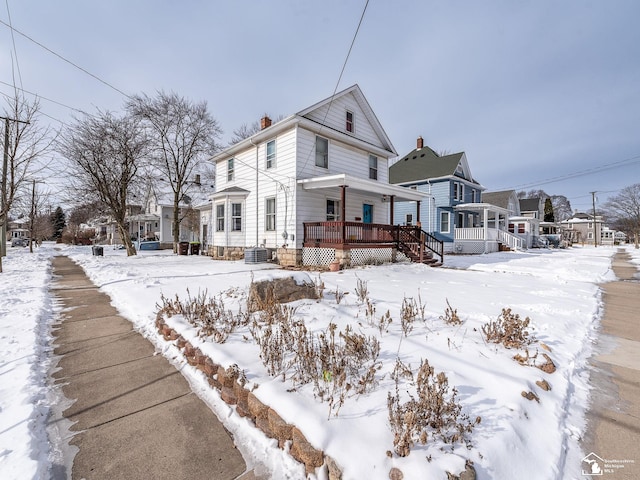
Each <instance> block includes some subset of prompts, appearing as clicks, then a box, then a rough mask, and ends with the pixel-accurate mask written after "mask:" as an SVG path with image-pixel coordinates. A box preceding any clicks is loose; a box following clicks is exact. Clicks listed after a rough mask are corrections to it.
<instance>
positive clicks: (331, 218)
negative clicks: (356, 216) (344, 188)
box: [325, 198, 340, 222]
mask: <svg viewBox="0 0 640 480" xmlns="http://www.w3.org/2000/svg"><path fill="white" fill-rule="evenodd" d="M330 204H333V213H329V205H330ZM325 205H326V208H325V212H326V215H327V222H339V221H340V200H336V199H334V198H327V201H326V203H325Z"/></svg>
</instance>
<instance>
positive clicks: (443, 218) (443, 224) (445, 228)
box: [440, 212, 450, 233]
mask: <svg viewBox="0 0 640 480" xmlns="http://www.w3.org/2000/svg"><path fill="white" fill-rule="evenodd" d="M449 229H450V227H449V212H440V232H441V233H449Z"/></svg>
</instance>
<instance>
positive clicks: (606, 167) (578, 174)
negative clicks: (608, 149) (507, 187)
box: [512, 155, 640, 190]
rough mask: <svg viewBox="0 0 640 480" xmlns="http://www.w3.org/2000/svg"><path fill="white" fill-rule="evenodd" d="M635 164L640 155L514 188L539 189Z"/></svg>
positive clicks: (638, 161)
mask: <svg viewBox="0 0 640 480" xmlns="http://www.w3.org/2000/svg"><path fill="white" fill-rule="evenodd" d="M635 163H640V155H635V156H633V157H629V158H626V159H624V160H618V161H616V162H611V163H606V164H604V165H601V166H599V167H593V168H590V169H587V170H580V171H578V172H574V173H569V174H566V175H560V176H558V177H552V178H547V179H545V180H541V181H540V182H532V183H525V184H522V185H516V186H515V187H512V188H513V189H514V190H516V189H519V188H531V187H537V186H541V185H547V184H548V183H555V182H560V181H562V180H569V179H571V178H576V177H583V176H585V175H591V174H593V173H598V172H601V171H603V170H609V169H613V168H619V167H625V166H628V165H633V164H635Z"/></svg>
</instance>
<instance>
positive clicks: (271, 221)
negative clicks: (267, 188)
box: [264, 197, 276, 231]
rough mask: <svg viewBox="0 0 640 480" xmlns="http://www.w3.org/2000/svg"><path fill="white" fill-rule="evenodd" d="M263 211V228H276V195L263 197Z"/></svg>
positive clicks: (270, 229) (271, 229) (272, 229)
mask: <svg viewBox="0 0 640 480" xmlns="http://www.w3.org/2000/svg"><path fill="white" fill-rule="evenodd" d="M264 211H265V218H264V229H265V230H267V231H274V230H275V229H276V197H270V198H267V199H265V206H264Z"/></svg>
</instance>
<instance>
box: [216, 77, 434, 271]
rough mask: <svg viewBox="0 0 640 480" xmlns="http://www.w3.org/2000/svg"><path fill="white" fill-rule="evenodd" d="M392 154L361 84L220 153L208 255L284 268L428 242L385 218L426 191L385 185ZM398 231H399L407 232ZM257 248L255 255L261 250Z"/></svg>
mask: <svg viewBox="0 0 640 480" xmlns="http://www.w3.org/2000/svg"><path fill="white" fill-rule="evenodd" d="M394 156H396V151H395V149H394V147H393V145H392V144H391V141H390V140H389V138H388V137H387V134H386V133H385V131H384V129H383V128H382V125H381V124H380V122H379V121H378V118H377V117H376V115H375V113H374V111H373V109H372V108H371V106H370V105H369V103H368V101H367V100H366V98H365V97H364V95H363V93H362V91H361V90H360V87H358V85H353V86H351V87H349V88H347V89H345V90H343V91H341V92H339V93H337V94H335V95H333V96H331V97H328V98H326V99H324V100H322V101H320V102H318V103H316V104H314V105H311V106H310V107H307V108H305V109H303V110H301V111H299V112H297V113H295V114H293V115H290V116H288V117H286V118H284V119H282V120H281V121H279V122H277V123H273V124H272V121H271V119H270V118H269V117H267V116H265V117H263V118H262V119H261V130H260V131H259V132H258V133H256V134H254V135H252V136H251V137H249V138H246V139H244V140H242V141H241V142H238V143H237V144H235V145H233V146H231V147H229V148H227V149H225V150H223V151H222V152H220V153H219V154H217V155H215V156H214V157H213V159H212V161H213V162H214V163H215V165H216V173H217V179H216V184H217V190H216V192H215V193H214V194H213V195H211V201H212V210H211V213H210V217H209V218H210V219H211V228H209V229H208V230H207V232H206V241H207V244H208V245H209V248H208V253H209V255H211V256H212V257H214V258H221V259H235V258H243V257H244V256H245V253H247V252H249V253H251V255H252V257H259V258H263V252H264V253H266V255H265V256H266V257H267V258H268V259H275V260H277V261H278V262H279V263H280V264H282V265H300V264H305V265H329V264H330V263H331V262H333V261H334V260H337V261H339V262H340V263H341V264H342V265H359V264H364V263H377V262H382V261H392V260H393V259H395V258H397V255H398V252H399V251H401V250H403V249H404V251H407V252H408V253H407V255H410V253H409V252H410V250H411V249H412V248H413V249H414V250H415V251H416V252H418V253H416V257H415V258H416V259H419V258H423V257H425V255H423V253H424V248H425V247H424V242H422V241H421V240H420V237H419V236H418V237H415V236H412V237H411V238H409V236H410V235H413V230H411V231H410V232H409V231H403V234H405V235H406V236H407V238H405V239H404V240H406V241H401V239H400V238H399V229H397V228H394V227H393V226H392V225H390V222H389V214H390V213H389V212H390V211H393V208H394V204H397V202H398V201H409V202H420V201H422V200H423V199H424V198H426V196H427V195H426V194H425V193H422V192H419V191H415V190H409V189H405V188H401V187H398V186H394V185H390V184H389V181H388V162H389V158H390V157H394ZM403 238H404V237H403ZM257 252H260V255H257Z"/></svg>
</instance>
